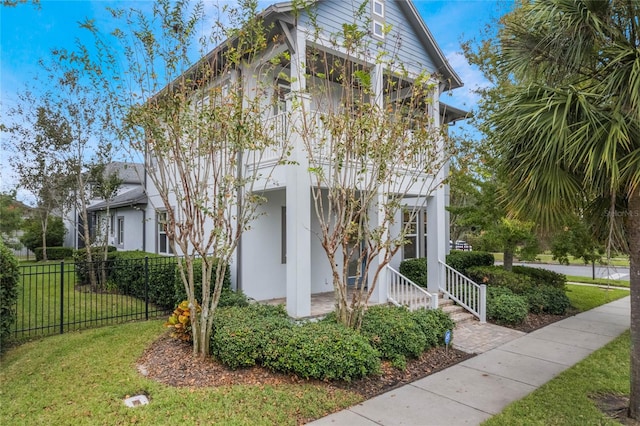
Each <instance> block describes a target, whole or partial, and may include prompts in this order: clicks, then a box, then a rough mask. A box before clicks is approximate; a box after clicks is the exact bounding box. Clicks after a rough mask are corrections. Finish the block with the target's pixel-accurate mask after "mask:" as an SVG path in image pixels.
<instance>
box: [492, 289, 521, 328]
mask: <svg viewBox="0 0 640 426" xmlns="http://www.w3.org/2000/svg"><path fill="white" fill-rule="evenodd" d="M528 313H529V304H528V303H527V298H526V297H524V296H518V295H516V294H500V295H498V296H496V297H494V298H492V299H490V300H489V301H488V302H487V317H488V318H489V319H491V320H493V321H495V322H497V323H498V324H519V323H521V322H522V321H524V319H525V318H526V317H527V314H528Z"/></svg>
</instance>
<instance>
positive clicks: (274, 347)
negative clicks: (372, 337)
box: [264, 321, 380, 381]
mask: <svg viewBox="0 0 640 426" xmlns="http://www.w3.org/2000/svg"><path fill="white" fill-rule="evenodd" d="M264 365H265V366H266V367H268V368H270V369H272V370H275V371H281V372H285V373H294V374H296V375H298V376H300V377H304V378H306V379H310V378H312V379H320V380H336V379H341V380H346V381H351V380H353V379H359V378H361V377H365V376H368V375H370V374H377V373H379V371H380V359H379V358H378V352H377V351H376V350H375V349H373V348H372V347H371V345H370V344H369V343H368V342H367V339H366V338H365V337H364V336H362V335H360V334H358V332H356V331H354V330H351V329H349V328H346V327H344V326H342V325H340V324H337V323H331V322H328V321H323V322H308V323H304V324H302V325H300V326H294V327H292V328H280V329H278V330H275V332H274V333H273V335H272V338H271V339H270V340H269V341H268V343H267V345H266V350H265V360H264Z"/></svg>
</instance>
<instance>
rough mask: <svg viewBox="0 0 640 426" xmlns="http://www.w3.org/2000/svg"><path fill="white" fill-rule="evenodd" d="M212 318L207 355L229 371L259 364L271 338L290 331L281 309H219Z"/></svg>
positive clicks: (286, 318)
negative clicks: (211, 356)
mask: <svg viewBox="0 0 640 426" xmlns="http://www.w3.org/2000/svg"><path fill="white" fill-rule="evenodd" d="M214 316H215V317H214V320H213V324H214V327H213V333H212V335H211V343H210V344H211V354H212V355H213V356H215V357H216V358H217V359H218V360H220V362H222V363H223V364H225V365H226V366H228V367H230V368H232V369H236V368H241V367H250V366H253V365H256V364H258V363H261V362H262V361H263V360H264V358H265V347H266V345H267V343H268V342H269V341H270V340H272V339H273V334H274V333H275V332H276V331H277V330H284V329H289V328H292V327H293V324H292V323H291V321H290V320H289V317H288V316H287V313H286V311H285V310H284V308H283V307H281V306H277V307H275V306H267V305H259V304H255V305H250V306H247V307H238V306H234V307H227V308H219V309H217V310H216V312H215V314H214Z"/></svg>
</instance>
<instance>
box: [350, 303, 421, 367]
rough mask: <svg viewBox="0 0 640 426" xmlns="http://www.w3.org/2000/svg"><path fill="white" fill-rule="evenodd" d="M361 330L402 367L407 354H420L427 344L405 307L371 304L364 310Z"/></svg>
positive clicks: (410, 355)
mask: <svg viewBox="0 0 640 426" xmlns="http://www.w3.org/2000/svg"><path fill="white" fill-rule="evenodd" d="M360 333H361V334H362V335H363V336H365V337H366V338H367V339H369V343H371V346H373V347H374V348H375V349H377V350H378V351H379V352H380V355H381V356H382V357H383V358H385V359H389V360H391V362H392V363H393V364H394V366H396V367H398V368H403V369H404V366H405V365H406V358H407V357H410V358H417V357H418V356H420V354H422V352H424V350H425V349H426V348H427V337H426V336H425V335H424V333H423V331H422V328H421V326H420V325H419V324H418V323H417V322H416V321H415V320H414V318H413V316H412V314H411V312H410V311H409V310H408V309H406V308H404V307H396V306H383V305H378V306H372V307H370V308H369V309H367V311H366V312H365V314H364V317H363V319H362V327H361V329H360Z"/></svg>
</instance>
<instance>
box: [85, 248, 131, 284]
mask: <svg viewBox="0 0 640 426" xmlns="http://www.w3.org/2000/svg"><path fill="white" fill-rule="evenodd" d="M116 250H117V249H116V248H115V247H114V246H107V252H108V254H107V260H106V262H105V260H104V259H103V254H104V251H103V247H92V248H91V259H92V261H93V265H94V267H98V268H99V267H101V266H102V265H103V264H104V266H105V267H106V268H107V269H109V264H110V259H111V257H112V256H113V253H114V252H116ZM137 253H141V252H137ZM73 262H74V263H75V272H76V279H78V280H79V281H80V284H84V285H86V284H89V282H90V280H89V270H90V265H89V263H88V262H87V249H86V248H81V249H78V250H74V251H73ZM96 269H97V268H96ZM96 276H97V280H98V281H99V280H100V279H101V276H100V274H99V273H96ZM98 284H100V283H98ZM102 284H103V286H106V283H102Z"/></svg>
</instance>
